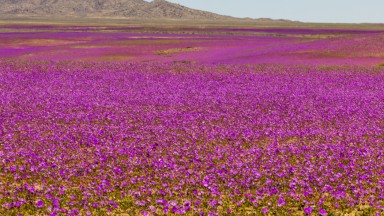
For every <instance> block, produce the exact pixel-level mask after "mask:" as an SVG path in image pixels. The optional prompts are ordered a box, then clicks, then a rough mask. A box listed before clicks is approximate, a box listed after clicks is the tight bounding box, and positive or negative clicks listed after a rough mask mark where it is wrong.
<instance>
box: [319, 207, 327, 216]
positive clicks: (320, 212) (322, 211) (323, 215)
mask: <svg viewBox="0 0 384 216" xmlns="http://www.w3.org/2000/svg"><path fill="white" fill-rule="evenodd" d="M319 214H320V215H322V216H327V215H328V213H327V211H325V210H324V209H322V208H321V209H320V210H319Z"/></svg>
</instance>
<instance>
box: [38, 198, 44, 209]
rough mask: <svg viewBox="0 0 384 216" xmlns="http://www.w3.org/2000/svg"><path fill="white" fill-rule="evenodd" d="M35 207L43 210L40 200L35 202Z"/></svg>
mask: <svg viewBox="0 0 384 216" xmlns="http://www.w3.org/2000/svg"><path fill="white" fill-rule="evenodd" d="M36 207H37V208H43V207H44V202H43V201H42V200H40V199H39V200H37V201H36Z"/></svg>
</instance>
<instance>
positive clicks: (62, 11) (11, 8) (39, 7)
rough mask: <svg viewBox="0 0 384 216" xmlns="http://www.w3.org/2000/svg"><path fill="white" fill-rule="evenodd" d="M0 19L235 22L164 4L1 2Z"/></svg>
mask: <svg viewBox="0 0 384 216" xmlns="http://www.w3.org/2000/svg"><path fill="white" fill-rule="evenodd" d="M0 5H1V6H0V17H15V16H16V17H99V18H104V17H105V18H107V17H110V18H169V19H207V20H211V19H214V20H217V19H235V18H233V17H229V16H222V15H218V14H215V13H211V12H206V11H201V10H195V9H191V8H188V7H185V6H182V5H179V4H175V3H171V2H168V1H165V0H154V1H152V2H147V1H144V0H0Z"/></svg>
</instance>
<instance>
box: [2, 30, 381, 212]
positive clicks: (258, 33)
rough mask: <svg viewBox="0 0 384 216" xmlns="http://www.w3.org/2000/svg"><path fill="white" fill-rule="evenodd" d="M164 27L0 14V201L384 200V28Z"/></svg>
mask: <svg viewBox="0 0 384 216" xmlns="http://www.w3.org/2000/svg"><path fill="white" fill-rule="evenodd" d="M160 30H161V29H156V30H154V29H150V30H148V29H137V28H108V27H104V28H101V27H97V28H96V27H73V26H72V27H68V26H67V27H57V26H40V27H38V26H35V27H33V28H32V27H28V26H2V30H1V31H2V32H1V33H0V38H1V40H0V47H1V49H0V55H1V56H2V58H1V60H0V214H1V215H262V214H264V215H323V216H324V215H384V67H383V66H382V64H383V63H384V48H383V46H382V44H384V32H381V31H377V30H375V31H373V30H342V29H338V30H327V29H325V30H324V29H323V30H322V29H284V28H280V29H255V28H248V29H245V28H244V29H242V28H234V29H229V28H226V29H225V28H215V29H208V30H207V29H176V30H175V29H166V31H165V30H163V31H161V32H158V31H160ZM191 32H193V34H192V33H191Z"/></svg>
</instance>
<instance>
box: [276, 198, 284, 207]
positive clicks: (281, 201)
mask: <svg viewBox="0 0 384 216" xmlns="http://www.w3.org/2000/svg"><path fill="white" fill-rule="evenodd" d="M285 204H286V202H285V200H284V198H282V197H280V198H279V200H278V201H277V206H279V207H282V206H284V205H285Z"/></svg>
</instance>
